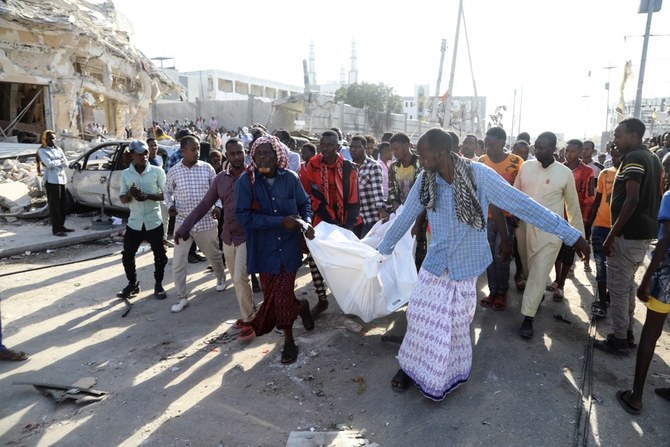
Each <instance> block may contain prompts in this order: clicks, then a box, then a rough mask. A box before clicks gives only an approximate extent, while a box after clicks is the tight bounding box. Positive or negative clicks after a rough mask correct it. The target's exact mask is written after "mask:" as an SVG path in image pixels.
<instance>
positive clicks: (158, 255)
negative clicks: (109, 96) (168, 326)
mask: <svg viewBox="0 0 670 447" xmlns="http://www.w3.org/2000/svg"><path fill="white" fill-rule="evenodd" d="M128 149H129V150H130V153H131V155H132V157H133V161H132V163H131V164H130V166H129V167H128V168H127V169H125V170H124V171H123V172H122V173H121V190H120V193H121V196H120V199H121V202H122V203H127V204H128V208H129V209H130V216H129V217H128V225H127V226H126V234H125V236H124V238H123V257H122V259H123V269H124V270H125V272H126V278H127V279H128V285H127V286H126V287H124V288H123V290H121V291H120V292H119V293H117V294H116V296H118V297H119V298H125V299H127V298H129V297H131V296H134V295H137V294H138V293H139V291H140V282H139V281H138V280H137V272H136V270H135V254H136V253H137V249H138V248H139V247H140V244H141V243H142V242H143V241H147V242H149V244H151V250H152V251H153V253H154V268H155V270H154V280H155V284H154V296H155V297H156V298H158V299H159V300H162V299H164V298H165V297H166V296H167V294H166V293H165V290H164V289H163V274H164V272H165V265H166V264H167V261H168V259H167V255H166V254H165V247H164V246H163V218H162V216H161V209H160V202H161V201H162V200H163V189H164V188H165V172H163V170H162V169H161V168H159V167H156V166H152V165H151V164H149V162H148V160H149V147H148V146H147V145H146V143H144V142H143V141H139V140H135V141H133V142H131V143H130V145H129V146H128Z"/></svg>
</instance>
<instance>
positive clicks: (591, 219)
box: [588, 192, 603, 227]
mask: <svg viewBox="0 0 670 447" xmlns="http://www.w3.org/2000/svg"><path fill="white" fill-rule="evenodd" d="M602 199H603V195H602V194H601V193H599V192H597V193H596V199H595V200H594V201H593V206H592V207H591V214H590V215H589V220H588V226H589V227H592V226H593V222H594V221H595V220H596V215H597V214H598V208H600V202H601V201H602Z"/></svg>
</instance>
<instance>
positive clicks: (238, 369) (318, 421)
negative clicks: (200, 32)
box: [0, 226, 670, 447]
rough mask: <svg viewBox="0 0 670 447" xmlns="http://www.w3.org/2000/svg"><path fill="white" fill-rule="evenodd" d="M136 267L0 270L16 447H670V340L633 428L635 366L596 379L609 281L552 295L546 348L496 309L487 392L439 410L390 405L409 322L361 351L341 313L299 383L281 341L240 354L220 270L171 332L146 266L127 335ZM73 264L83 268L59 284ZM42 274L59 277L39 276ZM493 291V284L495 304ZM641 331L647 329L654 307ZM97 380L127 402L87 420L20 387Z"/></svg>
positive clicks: (8, 441)
mask: <svg viewBox="0 0 670 447" xmlns="http://www.w3.org/2000/svg"><path fill="white" fill-rule="evenodd" d="M38 227H39V226H38ZM7 228H8V227H7V226H3V227H2V230H4V231H6V230H7ZM44 228H45V229H46V230H48V227H44ZM38 229H39V228H33V227H28V226H25V227H24V228H20V229H18V230H17V229H16V228H14V227H12V228H11V230H12V231H15V232H17V233H21V234H23V233H25V232H27V231H30V232H32V235H33V236H32V237H31V238H28V239H29V240H31V241H33V242H35V241H36V239H37V236H36V235H37V234H38V231H37V230H38ZM83 231H84V230H82V232H83ZM2 234H4V233H1V232H0V235H2ZM40 234H41V233H40ZM48 236H49V234H47V237H48ZM40 237H41V236H40ZM6 242H7V239H2V238H0V243H6ZM44 243H45V244H46V245H45V248H46V247H47V246H48V243H47V242H46V240H45V242H44ZM119 250H120V246H119V245H115V244H111V245H98V244H89V245H80V246H78V247H70V248H60V249H56V250H55V251H54V252H52V253H49V254H44V253H42V254H39V255H35V254H31V255H30V256H23V257H22V258H21V259H9V260H8V259H5V260H4V261H0V275H5V276H0V297H1V299H2V301H1V305H2V322H3V333H4V336H5V342H6V344H8V345H9V346H11V347H15V348H19V349H22V350H25V351H28V352H30V353H32V356H31V358H30V359H29V360H28V361H27V362H24V363H8V362H5V363H1V364H0V402H2V405H0V445H11V446H33V445H40V446H41V445H64V446H82V445H86V446H88V445H100V446H106V445H129V446H134V445H147V446H188V445H192V446H221V445H222V446H226V447H230V446H285V445H286V442H287V439H288V437H289V433H290V432H291V431H309V430H314V431H329V430H330V431H332V430H338V429H340V430H342V429H351V430H364V437H365V438H366V439H367V440H369V441H370V442H376V443H378V444H380V445H382V446H407V445H425V446H444V445H458V446H517V445H530V446H537V445H543V446H547V447H548V446H566V445H576V444H575V441H579V442H580V444H581V445H600V446H608V447H609V446H631V445H634V446H655V447H656V446H661V445H669V442H668V434H670V429H668V428H667V427H668V426H667V414H668V410H670V406H669V405H670V404H668V403H667V402H665V401H663V400H661V399H660V398H658V397H657V396H656V395H655V394H654V393H653V391H652V390H653V388H654V387H658V386H668V381H669V380H668V379H670V368H669V366H668V365H669V364H670V351H669V347H670V343H669V342H668V337H667V334H665V335H664V338H662V339H661V342H660V344H659V346H658V348H657V351H656V356H655V357H654V362H653V363H652V365H651V369H650V376H649V379H648V381H647V388H646V390H647V391H646V395H645V398H644V405H645V407H644V411H643V414H642V415H641V416H637V417H634V416H631V415H628V414H627V413H625V412H624V411H623V410H622V409H621V408H620V407H619V406H618V404H617V402H616V400H615V398H614V393H615V391H616V390H617V389H621V388H625V387H629V386H630V385H631V384H632V374H633V367H634V361H635V359H634V356H630V357H628V358H621V359H619V358H610V357H606V356H605V355H604V354H602V353H600V352H599V351H596V352H595V353H594V357H593V365H594V368H593V375H592V376H589V375H588V374H585V373H584V370H583V368H584V363H585V357H584V355H585V352H586V351H585V347H586V345H587V340H588V337H587V331H588V328H589V321H588V316H587V311H588V309H589V307H590V303H591V300H592V296H591V294H590V293H591V290H592V289H591V287H590V281H593V275H592V274H590V273H588V274H585V273H584V272H583V271H582V269H581V267H578V269H577V272H576V276H575V277H574V278H571V279H569V280H568V285H567V287H566V294H567V296H568V300H567V301H566V302H563V303H555V302H553V301H551V299H550V297H549V295H547V298H548V300H547V301H545V303H544V304H543V305H542V308H541V310H540V312H539V314H538V317H537V318H536V324H535V329H536V335H535V337H534V338H533V339H532V340H530V341H527V340H523V339H521V338H520V337H519V336H518V328H519V325H520V323H521V317H520V316H519V313H518V312H519V307H520V296H519V295H518V294H517V293H516V292H511V293H510V300H509V301H510V303H509V306H508V309H507V311H505V312H494V311H492V310H490V309H483V308H481V307H478V308H477V312H476V315H475V319H474V323H473V325H472V337H473V340H474V345H475V346H474V362H473V372H472V377H471V379H470V381H469V382H468V383H467V384H465V385H463V386H462V387H460V388H459V389H457V390H456V391H454V392H453V393H452V394H450V395H449V396H448V397H447V398H446V399H445V400H444V401H443V402H440V403H436V402H432V401H430V400H427V399H425V398H423V397H422V396H421V395H420V393H419V392H418V391H417V390H415V389H412V390H410V391H408V392H407V393H405V394H396V393H394V392H392V391H391V389H390V387H389V382H390V379H391V377H392V376H393V374H394V373H395V371H396V369H397V362H396V360H395V355H396V353H397V346H396V345H393V344H388V343H383V342H381V335H382V334H383V333H384V332H386V331H387V330H388V329H389V328H391V329H392V330H393V326H394V325H396V326H397V325H401V324H402V323H401V322H402V318H401V316H402V313H401V312H400V313H396V314H395V315H392V316H389V317H386V318H384V319H380V320H377V321H375V322H374V323H373V324H369V325H366V326H365V329H364V331H363V332H362V333H360V334H359V333H352V332H350V331H348V330H347V329H345V327H344V324H343V323H344V316H343V315H342V314H341V312H340V311H339V310H338V309H337V306H331V308H330V309H329V310H328V311H327V313H326V314H325V315H324V317H323V318H322V319H320V320H318V321H317V327H316V329H315V330H314V331H313V332H311V333H307V332H305V331H304V330H303V329H302V328H301V327H300V325H299V323H298V324H296V335H297V343H298V345H299V346H300V356H299V360H298V362H296V363H295V364H293V365H290V366H282V365H280V363H279V355H280V350H281V345H282V337H281V335H280V334H279V333H271V334H268V335H266V336H264V337H262V338H258V339H255V340H253V341H252V342H250V343H242V342H239V341H238V340H236V339H235V334H234V332H233V331H231V330H230V323H231V322H232V320H234V319H235V318H236V317H237V304H236V301H235V297H234V292H233V290H232V288H229V289H228V290H226V291H225V292H223V293H217V292H215V291H214V290H213V286H214V280H213V278H212V276H211V274H208V273H206V272H205V271H204V267H205V264H202V263H201V264H196V265H191V266H190V272H191V275H190V277H189V284H190V287H191V288H192V290H193V291H194V299H193V300H192V305H191V306H190V307H188V308H187V309H186V310H184V311H183V312H182V313H180V314H171V313H170V310H169V307H170V305H171V304H172V301H173V300H172V299H171V297H173V296H174V292H173V288H172V283H171V282H170V283H168V284H167V287H166V289H167V291H168V294H170V296H171V297H170V298H168V299H167V300H165V301H157V300H156V299H155V298H153V297H152V296H151V292H150V290H149V289H150V286H151V284H152V270H153V269H152V267H151V266H150V263H151V261H152V257H151V255H150V254H144V255H142V256H140V257H139V258H138V267H139V272H140V273H139V276H140V280H141V282H142V285H143V286H146V287H145V290H143V291H142V292H141V293H140V295H139V296H138V297H137V298H136V299H134V300H133V302H134V305H133V308H132V310H131V311H130V314H129V315H128V316H127V317H126V318H121V314H122V312H123V306H122V304H121V303H120V301H119V300H118V299H117V298H115V297H114V294H115V292H116V291H117V290H119V289H120V288H121V287H123V285H124V278H123V271H122V267H121V262H120V254H119V253H118V252H119ZM169 255H170V256H171V253H169ZM90 258H96V259H92V260H87V259H90ZM76 261H81V262H76ZM63 262H74V263H72V264H69V265H64V266H56V264H60V263H63ZM170 265H171V264H170ZM170 265H168V272H169V271H170ZM40 266H48V268H46V269H41V270H35V271H32V272H30V271H24V270H29V269H34V268H37V267H40ZM19 271H23V272H21V273H15V274H11V272H19ZM170 276H171V275H170V274H168V275H167V277H168V278H170ZM308 283H309V273H308V271H307V270H306V269H302V270H301V271H300V274H299V279H298V285H297V287H298V289H297V295H298V296H299V297H305V296H306V297H308V298H310V300H312V302H313V300H314V293H313V289H312V288H311V286H310V285H309V284H308ZM484 286H485V278H480V281H479V288H480V296H483V295H484V291H485V287H484ZM256 298H257V300H258V301H260V299H261V296H260V295H258V294H257V295H256ZM331 303H333V301H331ZM556 314H559V315H562V316H563V317H564V318H565V319H567V320H569V321H570V323H566V322H564V321H561V320H559V319H556V318H555V317H554V315H556ZM636 318H637V320H638V322H642V321H643V320H644V308H643V307H642V306H638V309H637V312H636ZM640 328H641V325H640V324H639V323H638V325H637V327H636V330H635V332H636V335H639V333H640ZM395 330H396V331H397V330H398V328H397V327H396V329H395ZM605 331H606V330H605V329H603V330H600V332H601V333H600V336H601V337H602V335H603V333H604V332H605ZM587 372H588V371H587ZM82 377H95V378H96V379H97V384H96V386H95V387H96V388H97V389H100V390H105V391H108V392H109V393H110V394H109V396H108V397H107V398H106V399H105V400H103V401H101V402H97V403H93V404H90V405H87V406H78V405H75V404H72V403H64V404H60V405H56V404H55V403H53V402H52V401H51V400H50V399H49V398H47V397H44V396H42V395H40V394H39V393H38V392H37V391H36V390H34V389H33V388H31V387H28V386H17V385H12V382H15V381H35V382H53V383H64V384H71V383H73V382H75V381H76V380H78V379H80V378H82ZM589 377H591V378H592V386H593V394H594V397H595V400H594V402H593V406H592V407H591V409H590V418H589V419H588V422H589V425H588V428H587V430H586V432H585V441H586V443H582V441H583V440H584V439H583V438H582V437H581V435H580V434H579V433H582V432H583V429H584V427H585V426H586V424H585V423H584V416H585V415H586V414H588V409H589V407H588V406H584V405H582V403H581V399H580V394H579V390H580V389H581V387H582V384H583V382H584V381H585V380H586V382H587V384H588V383H589V380H588V379H589ZM578 432H579V433H578Z"/></svg>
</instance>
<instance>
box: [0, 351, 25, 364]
mask: <svg viewBox="0 0 670 447" xmlns="http://www.w3.org/2000/svg"><path fill="white" fill-rule="evenodd" d="M0 360H6V361H9V362H22V361H24V360H28V354H27V353H25V352H23V351H14V350H13V349H2V350H0Z"/></svg>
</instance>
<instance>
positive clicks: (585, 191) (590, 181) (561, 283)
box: [554, 139, 596, 301]
mask: <svg viewBox="0 0 670 447" xmlns="http://www.w3.org/2000/svg"><path fill="white" fill-rule="evenodd" d="M583 146H584V145H583V143H582V142H581V140H577V139H572V140H570V141H568V142H567V145H566V146H565V163H564V164H565V166H567V167H568V168H570V169H571V170H572V175H573V176H574V177H575V187H576V188H577V198H578V199H579V210H580V211H581V213H582V221H583V222H584V231H585V232H586V239H587V240H588V239H589V238H590V237H591V229H590V227H589V224H588V220H589V216H590V215H591V207H592V206H593V202H594V200H595V197H596V194H595V181H594V175H593V169H591V168H590V167H588V166H587V165H585V164H584V163H583V162H582V160H581V158H582V149H583ZM574 260H575V251H574V249H572V247H568V246H567V245H565V244H563V245H562V246H561V251H560V252H559V253H558V258H557V259H556V263H555V264H554V265H555V267H556V283H555V287H554V301H561V300H563V298H564V295H563V288H564V287H565V280H566V278H567V277H568V273H569V272H570V267H572V264H573V262H574ZM584 265H588V259H587V260H585V261H584Z"/></svg>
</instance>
